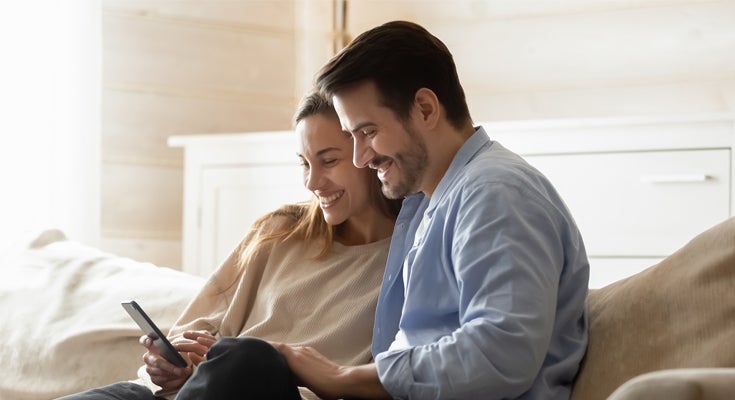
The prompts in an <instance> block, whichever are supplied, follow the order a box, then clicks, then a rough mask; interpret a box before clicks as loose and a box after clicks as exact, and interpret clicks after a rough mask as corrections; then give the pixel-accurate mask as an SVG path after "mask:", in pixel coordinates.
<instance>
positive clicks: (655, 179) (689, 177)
mask: <svg viewBox="0 0 735 400" xmlns="http://www.w3.org/2000/svg"><path fill="white" fill-rule="evenodd" d="M710 179H712V176H710V175H706V174H671V175H644V176H641V182H643V183H652V184H657V183H697V182H705V181H708V180H710Z"/></svg>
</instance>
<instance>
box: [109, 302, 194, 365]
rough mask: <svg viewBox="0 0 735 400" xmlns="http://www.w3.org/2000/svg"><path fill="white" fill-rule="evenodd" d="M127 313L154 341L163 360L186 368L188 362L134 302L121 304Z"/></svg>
mask: <svg viewBox="0 0 735 400" xmlns="http://www.w3.org/2000/svg"><path fill="white" fill-rule="evenodd" d="M121 304H122V306H123V308H124V309H125V311H127V312H128V314H130V316H131V317H133V320H134V321H135V323H136V324H138V326H139V327H140V329H141V330H142V331H143V333H145V334H146V335H148V337H149V338H151V340H153V345H155V346H156V348H158V351H159V352H161V355H162V356H163V358H165V359H166V360H168V362H170V363H171V364H173V365H175V366H177V367H182V368H183V367H186V360H184V357H181V354H179V352H178V351H176V349H175V348H174V346H173V345H172V344H171V342H169V341H168V339H166V335H164V334H163V333H162V332H161V330H160V329H158V327H157V326H156V324H154V323H153V321H152V320H151V318H150V317H149V316H148V314H146V313H145V311H143V309H142V308H141V307H140V305H138V303H136V302H135V301H134V300H132V301H125V302H122V303H121Z"/></svg>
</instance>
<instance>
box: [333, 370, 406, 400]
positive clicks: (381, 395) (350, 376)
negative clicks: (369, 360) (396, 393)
mask: <svg viewBox="0 0 735 400" xmlns="http://www.w3.org/2000/svg"><path fill="white" fill-rule="evenodd" d="M341 386H342V387H344V390H345V395H346V396H345V397H358V398H365V399H392V398H393V397H391V395H390V393H388V391H386V390H385V387H383V384H382V383H381V382H380V379H379V378H378V369H377V368H376V366H375V364H365V365H360V366H356V367H345V371H344V374H343V379H342V384H341Z"/></svg>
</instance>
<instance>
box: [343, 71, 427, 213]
mask: <svg viewBox="0 0 735 400" xmlns="http://www.w3.org/2000/svg"><path fill="white" fill-rule="evenodd" d="M333 102H334V108H335V110H336V111H337V115H339V120H340V123H341V124H342V129H343V130H345V131H346V132H349V133H350V134H351V135H352V138H353V141H354V153H353V163H354V164H355V166H357V167H359V168H363V167H370V168H373V169H376V170H377V171H378V178H380V181H381V182H382V183H383V194H385V196H386V197H388V198H392V199H398V198H401V197H404V196H406V195H409V194H412V193H416V192H419V191H422V184H423V182H422V180H423V179H424V175H425V170H426V165H427V163H428V154H427V151H426V143H425V141H424V137H423V135H422V132H420V131H419V129H418V128H417V127H416V124H414V123H413V118H414V112H415V111H414V110H412V112H411V113H410V116H409V119H408V120H407V121H401V120H400V119H398V118H397V117H396V115H395V113H394V112H393V111H392V110H390V109H389V108H387V107H385V106H383V105H382V104H381V102H380V95H379V93H378V91H377V88H376V87H375V85H374V84H373V83H372V82H364V83H360V84H358V85H356V86H354V87H352V88H349V89H345V90H343V91H341V92H339V94H337V95H335V96H334V98H333Z"/></svg>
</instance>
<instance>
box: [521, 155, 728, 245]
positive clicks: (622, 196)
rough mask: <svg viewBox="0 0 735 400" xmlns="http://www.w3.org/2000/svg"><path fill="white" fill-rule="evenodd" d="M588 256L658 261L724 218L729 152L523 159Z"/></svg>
mask: <svg viewBox="0 0 735 400" xmlns="http://www.w3.org/2000/svg"><path fill="white" fill-rule="evenodd" d="M526 159H527V160H528V162H529V163H531V164H532V165H534V166H535V167H536V168H538V169H539V170H540V171H541V172H543V173H544V174H545V175H546V176H547V177H548V178H549V179H550V180H551V182H552V183H553V184H554V186H555V187H556V188H557V190H558V191H559V193H560V194H561V195H562V197H563V198H564V201H565V202H566V203H567V206H568V207H569V209H570V210H571V212H572V214H573V215H574V218H575V220H576V221H577V224H578V225H579V229H580V231H581V232H582V235H583V237H584V240H585V245H586V247H587V252H588V254H589V255H590V256H592V257H609V256H612V257H615V256H626V257H665V256H667V255H669V254H671V253H672V252H673V251H675V250H677V249H678V248H679V247H681V246H683V245H684V244H685V243H686V242H687V241H689V240H690V239H692V238H693V237H694V236H695V235H697V234H699V233H700V232H702V231H704V230H706V229H708V228H710V227H712V226H713V225H715V224H717V223H718V222H721V221H722V220H724V219H726V218H727V217H728V216H729V215H730V205H729V202H730V150H729V149H711V150H686V151H649V152H630V153H628V152H625V153H601V154H567V155H543V156H541V155H536V156H527V157H526Z"/></svg>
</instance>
